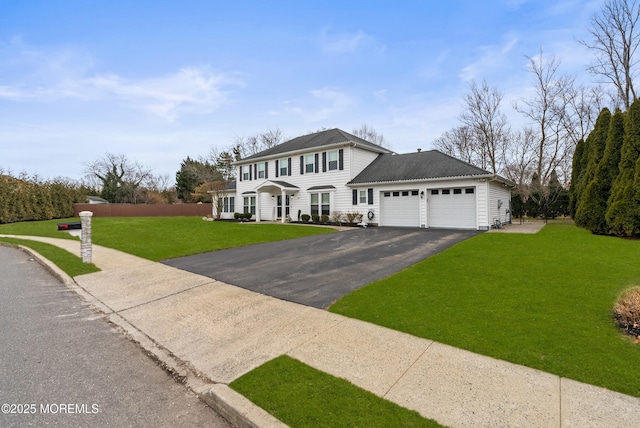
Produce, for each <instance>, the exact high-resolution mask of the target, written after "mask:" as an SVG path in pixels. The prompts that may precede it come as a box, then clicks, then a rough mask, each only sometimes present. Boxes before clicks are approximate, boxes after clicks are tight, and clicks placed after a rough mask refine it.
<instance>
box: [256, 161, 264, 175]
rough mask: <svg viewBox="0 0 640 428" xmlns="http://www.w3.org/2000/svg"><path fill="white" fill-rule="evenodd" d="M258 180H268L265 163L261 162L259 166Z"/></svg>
mask: <svg viewBox="0 0 640 428" xmlns="http://www.w3.org/2000/svg"><path fill="white" fill-rule="evenodd" d="M257 175H258V178H266V177H265V164H264V162H260V163H259V164H258V174H257Z"/></svg>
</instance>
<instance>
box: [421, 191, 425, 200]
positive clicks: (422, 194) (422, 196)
mask: <svg viewBox="0 0 640 428" xmlns="http://www.w3.org/2000/svg"><path fill="white" fill-rule="evenodd" d="M420 199H424V190H421V191H420Z"/></svg>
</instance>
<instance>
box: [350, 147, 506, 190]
mask: <svg viewBox="0 0 640 428" xmlns="http://www.w3.org/2000/svg"><path fill="white" fill-rule="evenodd" d="M490 175H493V174H492V173H490V172H489V171H485V170H484V169H481V168H478V167H476V166H473V165H471V164H469V163H466V162H463V161H461V160H459V159H456V158H453V157H451V156H449V155H446V154H444V153H442V152H439V151H437V150H429V151H426V152H415V153H406V154H402V155H398V154H381V155H380V156H378V157H377V158H376V159H375V160H374V161H373V162H371V164H369V166H367V167H366V168H365V169H364V170H363V171H362V172H361V173H360V174H358V175H357V176H356V177H355V178H354V179H353V180H351V181H350V182H349V183H348V184H364V183H382V182H393V181H407V180H425V179H432V178H444V177H470V176H490Z"/></svg>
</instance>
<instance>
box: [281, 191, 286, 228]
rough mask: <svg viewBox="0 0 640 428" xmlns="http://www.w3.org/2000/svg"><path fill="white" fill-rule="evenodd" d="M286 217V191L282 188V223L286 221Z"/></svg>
mask: <svg viewBox="0 0 640 428" xmlns="http://www.w3.org/2000/svg"><path fill="white" fill-rule="evenodd" d="M286 218H287V191H286V190H284V189H282V219H281V220H280V221H281V222H282V223H286V221H285V220H286Z"/></svg>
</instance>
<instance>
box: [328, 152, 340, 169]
mask: <svg viewBox="0 0 640 428" xmlns="http://www.w3.org/2000/svg"><path fill="white" fill-rule="evenodd" d="M327 160H328V161H329V171H334V170H336V169H338V151H337V150H332V151H330V152H327Z"/></svg>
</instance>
